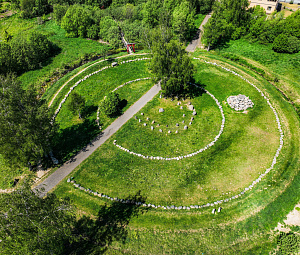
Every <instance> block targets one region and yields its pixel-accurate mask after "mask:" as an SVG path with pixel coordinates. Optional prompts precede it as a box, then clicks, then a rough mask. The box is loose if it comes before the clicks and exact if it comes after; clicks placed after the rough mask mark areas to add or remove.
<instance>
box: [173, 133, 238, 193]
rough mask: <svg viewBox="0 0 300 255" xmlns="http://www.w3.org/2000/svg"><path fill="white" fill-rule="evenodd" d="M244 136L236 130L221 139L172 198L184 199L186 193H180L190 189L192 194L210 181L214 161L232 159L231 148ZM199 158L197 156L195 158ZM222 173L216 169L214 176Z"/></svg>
mask: <svg viewBox="0 0 300 255" xmlns="http://www.w3.org/2000/svg"><path fill="white" fill-rule="evenodd" d="M243 134H244V131H243V130H236V131H234V132H231V134H230V135H228V136H226V137H222V138H220V141H218V142H217V143H216V144H215V145H214V146H212V147H211V148H209V149H208V150H210V153H209V155H208V156H207V157H200V158H199V159H198V161H197V163H195V166H196V167H195V169H192V171H187V173H186V176H185V178H184V179H183V180H182V182H181V183H180V184H179V185H178V186H177V187H176V188H175V189H173V191H172V196H174V197H177V198H179V196H180V197H181V198H184V197H185V194H184V192H178V191H180V190H183V189H184V188H186V187H188V188H189V190H190V191H191V192H194V191H195V189H196V187H197V186H198V185H202V184H205V183H206V182H207V181H208V180H207V178H208V177H209V176H211V174H212V172H211V171H209V169H210V168H211V167H212V166H213V165H214V161H216V160H224V159H226V158H230V157H231V156H232V154H231V150H230V146H231V145H232V144H233V143H236V142H237V141H238V139H239V137H241V136H242V135H243ZM197 157H199V156H197V155H196V156H195V157H194V158H197ZM221 171H222V169H215V170H214V174H218V173H219V172H221Z"/></svg>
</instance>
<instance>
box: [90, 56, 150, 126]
mask: <svg viewBox="0 0 300 255" xmlns="http://www.w3.org/2000/svg"><path fill="white" fill-rule="evenodd" d="M145 59H147V58H145ZM141 60H144V59H141ZM122 63H123V62H122ZM150 79H151V77H146V78H139V79H136V80H133V81H128V82H125V83H124V84H122V85H120V86H118V87H117V88H115V89H114V90H112V92H115V91H117V90H118V89H120V88H122V87H124V86H125V85H127V84H130V83H133V82H137V81H144V80H150ZM105 98H106V96H105V97H104V99H105ZM100 108H101V105H99V106H98V110H97V119H96V123H97V125H98V126H99V129H101V128H102V127H101V126H100Z"/></svg>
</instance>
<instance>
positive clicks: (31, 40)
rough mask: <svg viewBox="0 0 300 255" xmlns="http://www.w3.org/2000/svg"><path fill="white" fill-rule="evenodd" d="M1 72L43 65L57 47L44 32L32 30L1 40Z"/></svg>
mask: <svg viewBox="0 0 300 255" xmlns="http://www.w3.org/2000/svg"><path fill="white" fill-rule="evenodd" d="M0 49H1V50H0V66H1V69H0V74H7V73H10V72H11V73H13V72H15V73H17V74H20V73H22V72H24V71H28V70H32V69H35V68H38V67H40V66H41V64H42V63H43V62H44V61H45V60H47V59H48V58H49V57H50V56H53V55H54V54H55V53H56V52H57V47H56V46H55V45H54V44H53V43H52V42H51V41H50V40H49V39H48V38H47V37H46V36H45V35H43V34H41V33H38V32H31V33H28V34H27V35H17V36H14V37H13V38H12V39H11V40H9V42H8V43H1V42H0Z"/></svg>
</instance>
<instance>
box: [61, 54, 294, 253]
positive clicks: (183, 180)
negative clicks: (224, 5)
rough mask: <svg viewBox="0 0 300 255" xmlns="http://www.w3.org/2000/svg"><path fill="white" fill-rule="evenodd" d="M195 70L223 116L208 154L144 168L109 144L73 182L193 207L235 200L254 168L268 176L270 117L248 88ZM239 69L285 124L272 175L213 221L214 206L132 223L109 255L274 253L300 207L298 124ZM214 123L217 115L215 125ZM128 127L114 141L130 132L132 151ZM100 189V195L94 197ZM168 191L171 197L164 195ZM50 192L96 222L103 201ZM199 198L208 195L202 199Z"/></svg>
mask: <svg viewBox="0 0 300 255" xmlns="http://www.w3.org/2000/svg"><path fill="white" fill-rule="evenodd" d="M220 59H221V58H219V60H220ZM217 61H218V60H217ZM225 62H227V63H230V64H231V65H232V66H231V68H235V67H237V65H235V64H234V63H232V62H230V61H225ZM225 65H226V63H225ZM197 67H198V74H197V76H196V80H198V81H201V82H202V81H204V82H202V83H203V84H205V85H206V89H208V90H209V91H210V92H211V93H213V94H214V95H215V96H216V97H217V98H218V99H219V101H222V105H223V108H224V110H225V116H226V124H225V129H224V134H223V135H222V136H221V138H220V140H219V141H218V142H217V144H215V146H214V147H212V148H211V150H210V151H207V154H206V155H201V156H199V157H196V158H192V159H190V161H189V162H188V161H186V162H184V163H182V162H183V161H176V162H174V164H173V163H172V162H171V164H170V162H168V163H166V162H154V161H153V162H149V161H147V164H145V163H144V162H143V161H145V160H144V159H139V158H134V157H132V155H129V154H127V153H125V152H123V151H121V150H119V149H117V148H115V147H114V146H113V145H112V140H113V139H115V138H114V137H113V138H112V139H111V140H110V141H108V142H107V143H106V144H104V145H103V147H100V148H99V149H98V151H97V152H96V153H95V154H94V155H92V156H91V157H90V158H89V159H88V160H87V161H86V162H84V163H83V164H82V165H81V166H80V167H79V169H78V170H77V172H74V173H73V174H72V175H73V176H75V179H76V180H77V181H78V182H79V183H81V184H82V185H83V186H85V187H87V188H91V189H93V190H96V191H99V192H103V193H105V192H107V194H108V195H110V196H119V197H122V196H121V195H122V194H125V193H126V194H128V193H130V194H134V193H135V192H136V191H137V190H139V189H141V190H142V193H143V194H144V195H145V196H147V197H148V199H147V201H149V202H163V201H164V202H167V203H169V202H170V201H171V202H175V201H177V202H178V203H181V202H185V203H189V202H191V203H192V202H194V201H195V200H193V198H192V196H191V195H192V194H193V195H195V196H196V197H197V196H198V197H197V198H198V201H201V199H205V197H208V198H209V199H211V198H214V197H215V196H220V194H221V192H220V191H224V189H228V191H230V192H231V194H232V193H233V192H235V191H236V190H238V189H239V187H241V186H243V187H245V186H246V185H245V183H246V182H251V181H250V179H251V180H253V179H252V178H255V175H256V176H257V175H258V174H259V173H258V172H255V171H256V170H257V169H259V167H258V168H256V167H257V166H261V167H262V169H265V165H264V166H263V164H266V165H267V167H268V165H269V164H270V162H269V160H270V159H272V157H273V155H274V153H275V151H274V150H276V148H277V146H278V139H277V138H278V134H277V132H278V131H277V129H276V127H274V125H276V123H275V121H274V118H275V117H274V115H273V113H272V112H271V113H270V109H269V108H268V106H266V104H265V101H264V100H263V99H262V98H261V97H260V96H259V95H256V93H257V92H256V91H255V90H254V89H252V88H251V87H249V85H248V84H243V83H242V82H238V80H235V79H234V78H232V77H228V74H227V73H226V72H224V71H222V70H220V69H218V68H215V67H207V66H204V65H203V64H201V63H198V64H197ZM240 70H242V71H243V75H245V76H248V74H250V75H251V76H253V77H255V78H256V80H257V81H258V83H257V85H258V86H259V87H260V88H261V89H262V90H263V91H264V93H267V95H268V96H269V97H270V100H271V102H272V104H273V105H274V106H275V107H276V109H277V111H278V113H279V116H280V118H281V120H283V121H282V124H283V128H284V132H285V145H284V149H283V150H282V152H281V156H280V157H279V159H278V163H277V164H276V167H275V169H274V170H273V171H272V172H271V173H269V174H268V175H267V176H266V177H265V179H264V180H263V181H262V182H260V183H259V184H258V185H256V186H255V187H254V188H253V189H252V190H251V191H250V192H249V193H246V194H245V195H244V196H243V197H241V198H240V199H237V200H234V201H232V202H230V203H224V204H222V205H221V206H222V207H223V210H222V212H221V213H219V214H216V215H213V214H211V210H212V208H211V207H210V208H208V209H202V210H199V211H193V210H191V211H163V210H154V209H153V210H150V211H149V212H147V213H146V214H144V215H141V216H140V217H139V218H137V219H134V220H133V221H132V222H131V223H130V226H129V234H128V237H127V239H126V242H125V244H122V243H115V244H114V245H113V247H112V249H111V250H110V251H109V252H108V254H123V253H135V254H136V253H147V254H149V253H153V254H168V253H179V254H180V253H185V254H195V253H200V252H203V253H204V254H220V253H221V254H268V252H269V250H270V249H271V248H272V247H274V245H275V244H276V239H275V238H274V235H273V234H272V232H270V230H271V229H274V227H275V226H276V225H277V223H278V221H280V220H282V219H283V218H284V217H285V215H286V214H287V213H288V212H289V211H290V210H291V209H292V208H293V206H294V204H295V203H296V202H298V201H299V193H298V192H297V190H299V188H300V187H299V183H300V180H298V179H299V175H298V171H299V170H298V169H299V140H300V139H299V134H298V129H299V120H298V118H297V116H296V114H295V112H294V111H293V108H292V106H291V105H290V104H288V103H287V102H286V101H284V100H283V99H282V98H281V95H280V93H279V92H278V91H276V89H274V87H272V86H271V85H270V84H269V83H268V82H266V81H265V80H263V79H262V78H261V77H260V76H258V75H256V74H255V73H253V72H251V71H250V70H249V69H247V68H240ZM238 72H240V71H238ZM201 78H203V80H202V79H201ZM248 78H249V77H248ZM249 79H250V78H249ZM227 93H230V95H232V94H236V93H243V94H246V95H247V96H250V99H251V100H252V101H253V102H254V104H255V107H254V109H253V110H250V111H249V112H248V114H241V113H236V112H234V111H232V110H231V109H230V108H229V107H228V106H226V104H225V102H224V100H225V99H226V98H227V96H228V95H227ZM156 100H158V99H156ZM143 111H144V113H146V111H145V110H144V109H143ZM149 112H151V109H149ZM144 116H145V117H146V115H144ZM149 116H150V115H149ZM218 117H219V115H216V117H215V120H216V121H218ZM272 123H273V124H272ZM136 124H137V123H136V120H135V119H134V120H132V121H130V122H129V123H128V124H126V125H131V126H132V127H134V125H136ZM126 125H125V126H124V127H123V129H122V130H120V131H119V132H118V133H117V134H116V136H115V137H118V136H119V138H118V139H117V141H119V140H120V141H121V137H122V136H121V135H122V132H124V134H125V133H126V132H125V131H128V132H129V133H128V134H127V135H128V140H126V139H124V141H125V140H126V142H127V143H129V144H130V143H131V142H130V139H129V138H130V136H131V134H130V128H127V129H126ZM139 128H144V127H138V126H137V127H136V129H135V130H139ZM144 131H145V130H144ZM133 133H134V132H133ZM141 134H142V135H140V137H141V139H142V138H143V137H145V139H146V140H147V138H149V136H147V135H145V134H144V133H143V132H141ZM132 135H134V134H132ZM152 135H153V134H152ZM135 137H137V136H135ZM272 137H273V138H272ZM273 139H275V140H274V141H273ZM128 141H129V142H128ZM134 142H135V141H132V143H134ZM184 142H185V141H182V143H184ZM158 144H159V143H158ZM135 145H136V144H135ZM245 145H246V146H245ZM143 147H144V144H140V145H139V148H140V149H142V148H143ZM158 147H159V146H158ZM187 149H188V148H187ZM272 150H273V151H272ZM242 155H243V156H242ZM200 159H201V160H200ZM235 159H236V160H235ZM121 162H122V164H121ZM148 165H149V166H148ZM200 169H203V170H202V171H201V170H200ZM230 170H231V171H230ZM197 174H198V175H197ZM226 174H228V175H227V176H226ZM251 174H252V176H251ZM201 178H203V180H201ZM208 180H211V181H210V182H209V181H208ZM139 181H141V182H139ZM201 181H203V182H201ZM204 181H205V182H207V187H208V192H206V190H205V191H203V190H201V191H200V189H198V187H197V185H199V186H200V187H201V186H202V187H204V186H203V185H205V184H204ZM230 181H231V184H230ZM170 183H171V184H173V186H172V185H170ZM174 183H175V185H174ZM125 184H126V185H125ZM159 185H160V187H159ZM180 185H181V186H180ZM218 185H220V186H219V187H218ZM239 185H241V186H239ZM98 187H101V189H99V190H97V188H98ZM170 187H172V191H176V192H168V188H170ZM179 187H180V188H179ZM215 189H216V190H215ZM110 192H111V193H110ZM55 193H56V194H57V195H59V196H69V197H70V198H71V200H72V201H73V202H74V203H75V205H76V207H77V208H78V209H80V210H83V211H84V212H86V213H91V214H94V215H95V214H96V213H97V211H98V209H99V206H100V205H103V204H104V203H105V202H107V200H101V199H99V198H98V197H94V196H91V195H88V194H87V193H85V192H83V191H79V190H75V189H74V187H73V186H72V185H70V184H68V183H66V182H63V183H61V184H60V185H59V187H58V188H57V189H56V191H55ZM228 193H229V192H228ZM198 194H200V195H198ZM203 194H204V195H205V196H203V197H202V198H201V196H202V195H203ZM159 199H160V200H159Z"/></svg>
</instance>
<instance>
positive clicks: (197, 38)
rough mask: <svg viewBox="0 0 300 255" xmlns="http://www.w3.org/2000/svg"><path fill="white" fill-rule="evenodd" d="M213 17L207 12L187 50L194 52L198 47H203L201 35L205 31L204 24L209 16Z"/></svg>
mask: <svg viewBox="0 0 300 255" xmlns="http://www.w3.org/2000/svg"><path fill="white" fill-rule="evenodd" d="M210 17H211V14H207V15H206V16H205V18H204V20H203V21H202V23H201V25H200V27H199V29H198V30H197V34H196V35H195V37H194V39H193V40H192V41H191V43H190V44H189V45H188V46H187V47H186V51H187V52H194V51H195V50H196V48H197V47H201V37H202V34H203V33H202V32H203V26H204V25H205V24H206V23H207V21H208V20H209V18H210Z"/></svg>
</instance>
